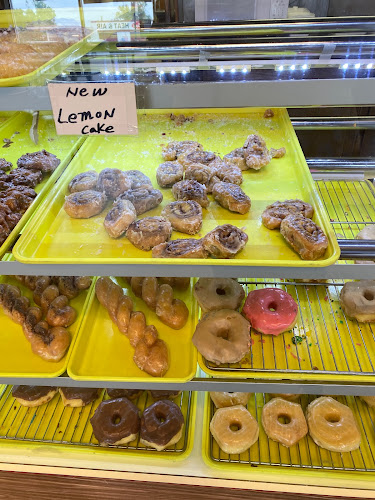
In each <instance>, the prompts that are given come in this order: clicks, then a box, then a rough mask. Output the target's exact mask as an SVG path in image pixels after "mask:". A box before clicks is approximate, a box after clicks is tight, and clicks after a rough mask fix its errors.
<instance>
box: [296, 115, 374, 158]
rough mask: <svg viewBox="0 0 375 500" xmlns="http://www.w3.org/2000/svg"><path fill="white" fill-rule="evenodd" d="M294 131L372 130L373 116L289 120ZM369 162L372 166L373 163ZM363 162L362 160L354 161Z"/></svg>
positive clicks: (297, 118)
mask: <svg viewBox="0 0 375 500" xmlns="http://www.w3.org/2000/svg"><path fill="white" fill-rule="evenodd" d="M291 122H292V125H293V127H294V128H295V130H374V129H375V116H374V117H373V118H367V117H363V116H356V117H348V118H344V117H343V118H314V117H312V118H303V117H294V118H291ZM324 160H325V159H324ZM368 160H369V161H370V160H371V161H372V162H373V163H374V164H375V161H374V160H372V159H370V158H369V159H368ZM355 161H363V160H355Z"/></svg>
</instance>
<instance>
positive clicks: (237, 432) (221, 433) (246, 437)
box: [210, 405, 259, 455]
mask: <svg viewBox="0 0 375 500" xmlns="http://www.w3.org/2000/svg"><path fill="white" fill-rule="evenodd" d="M210 431H211V434H212V435H213V437H214V439H215V441H216V442H217V444H218V445H219V448H220V449H221V450H223V452H224V453H228V455H231V454H233V453H243V452H244V451H246V450H248V449H249V448H250V447H251V446H252V445H253V444H254V443H255V442H256V441H257V440H258V437H259V427H258V422H257V421H256V420H255V418H254V417H253V416H252V415H251V413H250V412H249V411H248V410H247V409H246V408H245V407H244V406H242V405H238V406H229V407H228V408H219V409H218V410H217V411H216V412H215V415H214V416H213V417H212V420H211V422H210Z"/></svg>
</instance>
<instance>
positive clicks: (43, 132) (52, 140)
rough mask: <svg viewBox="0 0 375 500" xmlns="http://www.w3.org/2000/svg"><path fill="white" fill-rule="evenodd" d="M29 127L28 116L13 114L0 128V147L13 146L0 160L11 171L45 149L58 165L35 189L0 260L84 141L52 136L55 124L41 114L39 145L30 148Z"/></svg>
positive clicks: (1, 154)
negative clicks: (6, 143) (26, 157)
mask: <svg viewBox="0 0 375 500" xmlns="http://www.w3.org/2000/svg"><path fill="white" fill-rule="evenodd" d="M31 123H32V116H31V115H30V114H29V113H23V112H22V113H15V114H14V115H13V116H12V117H11V118H9V119H8V120H6V121H5V122H4V123H3V124H2V125H0V143H1V144H3V139H10V138H12V141H13V144H11V145H10V147H8V148H2V149H1V152H0V157H2V158H5V159H6V160H8V161H10V162H11V163H13V168H14V167H16V166H17V160H18V158H19V157H20V156H22V155H23V154H25V153H32V152H34V151H40V150H41V149H46V150H47V151H49V152H50V153H53V154H54V155H56V156H57V157H58V158H60V160H61V163H60V165H59V166H58V167H57V169H56V170H55V171H54V172H53V174H52V175H47V176H45V178H44V179H43V181H42V182H41V183H40V184H38V185H37V186H36V187H35V191H36V192H37V193H38V196H37V197H36V198H35V200H34V201H33V203H32V204H31V205H30V207H29V208H28V209H27V210H26V212H25V213H24V215H23V216H22V219H21V220H20V221H19V223H18V224H17V225H16V227H15V228H14V229H13V230H12V232H11V233H10V235H9V236H8V238H7V239H6V240H5V242H4V243H3V244H2V245H1V246H0V257H2V256H3V255H4V254H5V252H6V251H7V249H8V248H9V246H10V245H11V244H12V243H13V242H14V240H15V239H16V238H17V236H18V235H19V233H20V231H21V230H22V229H23V227H24V226H25V224H26V223H27V222H28V220H29V219H30V217H31V216H32V215H33V213H34V212H35V210H36V209H37V207H38V206H39V204H40V203H41V201H42V200H43V198H44V196H45V194H46V193H47V192H48V191H49V190H50V189H51V188H52V186H53V185H54V183H55V182H56V180H57V179H58V178H59V176H60V175H61V173H62V172H63V171H64V169H65V167H66V166H67V165H68V163H69V162H70V160H71V159H72V157H73V155H74V153H75V152H76V151H77V149H78V148H79V147H80V146H81V144H82V143H83V141H84V138H82V137H79V138H77V137H76V136H72V135H60V136H57V135H56V130H55V124H54V121H53V117H52V115H51V114H47V113H41V115H40V118H39V125H38V132H39V142H38V144H34V142H33V141H32V140H31V138H30V135H29V131H30V127H31Z"/></svg>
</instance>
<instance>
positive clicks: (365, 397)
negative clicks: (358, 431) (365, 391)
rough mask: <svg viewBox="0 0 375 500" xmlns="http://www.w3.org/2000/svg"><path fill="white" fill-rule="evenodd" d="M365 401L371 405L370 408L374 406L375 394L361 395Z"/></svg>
mask: <svg viewBox="0 0 375 500" xmlns="http://www.w3.org/2000/svg"><path fill="white" fill-rule="evenodd" d="M359 397H360V398H361V399H362V400H363V401H364V402H365V403H367V404H368V406H370V408H374V406H375V396H359Z"/></svg>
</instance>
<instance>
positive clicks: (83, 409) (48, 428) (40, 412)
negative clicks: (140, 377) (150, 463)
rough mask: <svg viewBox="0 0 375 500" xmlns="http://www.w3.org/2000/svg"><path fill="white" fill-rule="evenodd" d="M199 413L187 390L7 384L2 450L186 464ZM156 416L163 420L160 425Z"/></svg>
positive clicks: (0, 390)
mask: <svg viewBox="0 0 375 500" xmlns="http://www.w3.org/2000/svg"><path fill="white" fill-rule="evenodd" d="M107 391H108V392H107ZM118 398H120V399H118ZM112 401H113V402H112ZM195 411H196V393H194V392H187V391H184V392H181V391H169V392H168V391H162V392H161V391H143V390H139V391H136V390H126V389H125V390H124V389H122V390H119V389H112V390H110V389H108V390H103V389H100V390H98V389H91V388H89V389H88V388H63V387H61V388H59V389H58V388H57V387H35V386H31V387H30V386H13V388H12V386H5V385H4V386H0V429H1V430H0V447H1V448H2V449H4V447H6V446H10V445H11V446H24V447H27V448H28V449H30V450H35V449H38V450H41V449H42V448H43V446H46V447H48V448H49V450H51V449H52V448H55V450H58V451H63V450H65V451H73V450H74V451H76V452H78V453H79V452H80V451H83V452H84V453H90V452H91V453H93V454H95V455H96V456H98V454H103V453H104V454H105V455H106V456H108V455H111V456H113V457H117V458H119V457H120V456H121V455H126V456H129V455H131V456H133V457H142V458H146V457H147V458H150V459H151V460H152V459H157V460H159V461H160V460H161V459H164V460H173V461H176V460H182V459H184V458H186V457H187V456H188V455H189V454H190V452H191V449H192V446H193V437H194V430H195ZM156 412H157V415H158V417H159V418H160V416H161V415H162V416H163V417H164V421H163V422H162V421H160V420H157V424H156V425H155V420H156V418H155V414H156ZM125 416H126V418H122V417H125ZM93 417H94V419H93V420H91V419H92V418H93ZM121 418H122V421H121ZM112 419H113V421H112ZM119 420H120V423H119V422H118V421H119ZM115 422H116V425H115ZM150 423H151V424H152V425H153V428H152V430H151V429H150ZM99 441H100V444H99ZM119 441H121V443H120V442H119ZM116 443H117V444H116ZM51 447H52V448H51Z"/></svg>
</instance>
